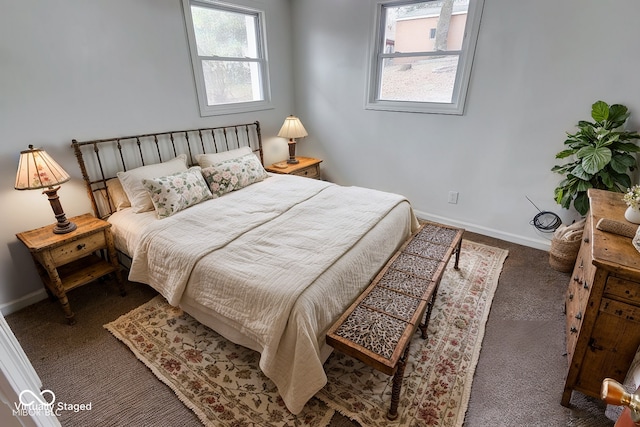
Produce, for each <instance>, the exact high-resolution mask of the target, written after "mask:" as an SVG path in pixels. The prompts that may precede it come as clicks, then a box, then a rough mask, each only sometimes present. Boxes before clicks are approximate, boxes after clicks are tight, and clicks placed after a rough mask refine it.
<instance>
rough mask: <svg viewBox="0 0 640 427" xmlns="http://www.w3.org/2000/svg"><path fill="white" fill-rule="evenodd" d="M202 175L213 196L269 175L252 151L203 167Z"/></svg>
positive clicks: (237, 188)
mask: <svg viewBox="0 0 640 427" xmlns="http://www.w3.org/2000/svg"><path fill="white" fill-rule="evenodd" d="M202 175H203V176H204V178H205V179H206V180H207V184H209V189H210V190H211V193H213V197H214V198H216V197H220V196H222V195H223V194H225V193H228V192H230V191H234V190H239V189H241V188H244V187H246V186H247V185H250V184H253V183H255V182H259V181H262V180H263V179H265V178H266V177H268V176H269V175H268V174H267V171H266V170H264V167H263V166H262V163H260V160H258V158H257V157H256V155H255V154H253V153H251V154H247V155H245V156H242V157H238V158H237V159H231V160H227V161H224V162H221V163H218V164H216V165H213V166H209V167H207V168H204V169H202Z"/></svg>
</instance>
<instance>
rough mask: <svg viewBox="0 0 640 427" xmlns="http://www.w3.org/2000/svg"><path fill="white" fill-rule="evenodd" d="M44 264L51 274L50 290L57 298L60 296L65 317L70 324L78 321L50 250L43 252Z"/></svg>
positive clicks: (49, 274)
mask: <svg viewBox="0 0 640 427" xmlns="http://www.w3.org/2000/svg"><path fill="white" fill-rule="evenodd" d="M42 266H43V267H44V269H45V270H46V272H47V275H48V276H49V290H50V291H51V292H52V293H53V294H54V295H55V296H56V298H58V302H60V305H61V306H62V311H63V312H64V317H65V318H66V319H67V322H68V323H69V324H70V325H74V324H75V323H76V319H75V318H74V314H73V311H71V306H70V305H69V299H68V298H67V293H66V292H65V291H64V287H63V286H62V280H60V275H59V274H58V269H57V268H56V266H55V264H54V262H53V259H52V258H51V255H50V254H49V253H48V252H47V253H45V254H43V257H42ZM43 279H44V277H43ZM43 281H44V282H45V284H46V283H47V281H46V280H43Z"/></svg>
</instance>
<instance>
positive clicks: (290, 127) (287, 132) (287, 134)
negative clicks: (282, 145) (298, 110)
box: [278, 116, 309, 139]
mask: <svg viewBox="0 0 640 427" xmlns="http://www.w3.org/2000/svg"><path fill="white" fill-rule="evenodd" d="M307 135H309V134H308V133H307V130H306V129H305V128H304V126H302V122H301V121H300V119H299V118H297V117H296V116H289V117H287V118H286V119H284V123H283V124H282V127H281V128H280V132H278V136H279V137H281V138H289V139H295V138H303V137H305V136H307Z"/></svg>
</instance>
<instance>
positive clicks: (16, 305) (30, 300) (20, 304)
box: [0, 288, 49, 316]
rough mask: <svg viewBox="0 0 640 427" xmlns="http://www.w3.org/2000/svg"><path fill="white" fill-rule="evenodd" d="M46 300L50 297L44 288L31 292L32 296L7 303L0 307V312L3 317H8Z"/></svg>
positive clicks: (28, 295)
mask: <svg viewBox="0 0 640 427" xmlns="http://www.w3.org/2000/svg"><path fill="white" fill-rule="evenodd" d="M46 298H49V296H48V295H47V291H45V290H44V288H43V289H40V290H39V291H35V292H31V293H30V294H27V295H25V296H23V297H21V298H18V299H16V300H13V301H9V302H5V303H4V304H2V305H0V312H1V313H2V315H3V316H7V315H9V314H11V313H14V312H16V311H18V310H21V309H23V308H25V307H28V306H30V305H31V304H35V303H37V302H38V301H42V300H43V299H46Z"/></svg>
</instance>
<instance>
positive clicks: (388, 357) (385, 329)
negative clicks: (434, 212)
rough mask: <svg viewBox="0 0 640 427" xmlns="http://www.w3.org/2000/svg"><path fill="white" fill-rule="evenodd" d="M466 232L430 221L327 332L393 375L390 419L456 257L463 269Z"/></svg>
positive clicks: (339, 346) (335, 342)
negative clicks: (412, 348)
mask: <svg viewBox="0 0 640 427" xmlns="http://www.w3.org/2000/svg"><path fill="white" fill-rule="evenodd" d="M463 232H464V230H463V229H461V228H455V227H449V226H446V225H442V224H437V223H433V222H424V223H423V224H422V225H421V227H420V228H419V229H418V231H416V232H415V233H414V234H413V235H412V236H411V237H410V238H409V239H408V240H407V241H406V242H405V243H404V244H403V245H402V247H401V248H400V249H399V250H398V251H397V252H396V253H395V254H394V255H393V256H392V257H391V259H390V260H389V261H388V262H387V264H386V265H385V266H384V267H383V268H382V270H381V271H380V273H378V275H377V276H376V277H375V278H374V279H373V281H372V282H371V284H370V285H369V286H368V287H367V289H365V291H364V292H363V293H362V294H361V295H360V296H359V297H358V298H357V299H356V301H355V302H354V303H353V304H352V305H351V306H350V307H349V308H348V309H347V311H346V312H345V313H344V314H343V315H342V316H341V317H340V318H339V319H338V320H337V321H336V322H335V323H334V324H333V325H332V326H331V328H330V329H329V331H328V332H327V344H329V345H330V346H332V347H333V348H334V349H336V350H339V351H341V352H343V353H345V354H347V355H349V356H352V357H355V358H356V359H359V360H361V361H362V362H364V363H366V364H367V365H369V366H371V367H373V368H375V369H377V370H378V371H380V372H382V373H384V374H387V375H393V388H392V392H391V406H390V408H389V411H388V412H387V418H389V419H390V420H395V419H396V418H397V417H398V403H399V401H400V388H401V387H402V378H403V376H404V369H405V366H406V361H407V358H408V354H409V345H410V343H411V337H412V336H413V334H414V333H415V332H416V329H417V328H418V327H419V328H420V330H421V332H422V338H427V327H428V324H429V318H430V316H431V309H432V307H433V303H434V302H435V298H436V295H437V293H438V285H439V284H440V279H442V275H443V273H444V270H445V267H446V266H447V263H448V262H449V259H450V258H451V255H452V254H454V253H455V263H454V268H455V269H458V261H459V259H460V249H461V245H462V233H463ZM422 319H424V322H423V321H422Z"/></svg>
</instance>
